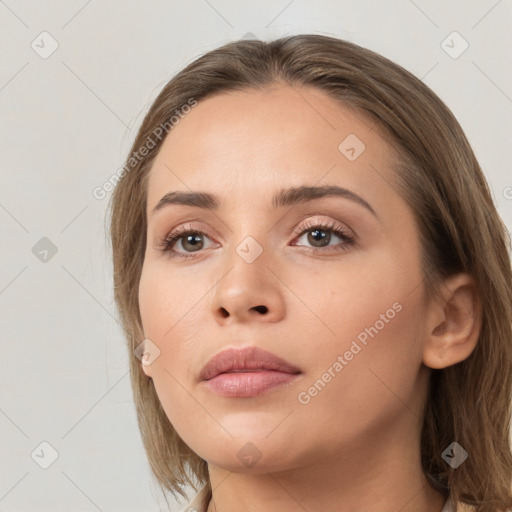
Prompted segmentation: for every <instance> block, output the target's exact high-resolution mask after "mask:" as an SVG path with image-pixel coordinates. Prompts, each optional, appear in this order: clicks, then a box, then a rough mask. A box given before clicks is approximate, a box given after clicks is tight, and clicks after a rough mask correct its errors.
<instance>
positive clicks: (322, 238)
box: [309, 229, 330, 247]
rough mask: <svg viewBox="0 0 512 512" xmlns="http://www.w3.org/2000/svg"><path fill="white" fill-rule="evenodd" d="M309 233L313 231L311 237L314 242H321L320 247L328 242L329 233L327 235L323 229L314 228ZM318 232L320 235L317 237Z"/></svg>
mask: <svg viewBox="0 0 512 512" xmlns="http://www.w3.org/2000/svg"><path fill="white" fill-rule="evenodd" d="M310 233H313V235H312V237H311V238H313V241H314V243H318V242H321V243H320V247H323V246H324V245H327V244H328V243H329V240H330V235H327V234H326V232H325V231H322V230H320V229H315V230H313V231H311V232H310ZM319 234H320V237H319V238H318V235H319ZM309 241H310V243H312V241H311V240H309Z"/></svg>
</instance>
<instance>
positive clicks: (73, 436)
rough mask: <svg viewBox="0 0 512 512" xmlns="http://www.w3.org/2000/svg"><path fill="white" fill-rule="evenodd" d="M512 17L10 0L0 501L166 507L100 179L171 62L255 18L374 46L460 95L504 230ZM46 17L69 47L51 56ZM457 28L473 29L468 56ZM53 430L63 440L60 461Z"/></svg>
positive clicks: (5, 21)
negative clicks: (142, 418) (132, 358)
mask: <svg viewBox="0 0 512 512" xmlns="http://www.w3.org/2000/svg"><path fill="white" fill-rule="evenodd" d="M511 24H512V2H511V1H510V0H501V1H497V0H479V1H476V0H475V1H471V2H468V1H462V0H458V1H451V2H445V1H444V0H435V1H427V0H415V1H412V0H396V1H386V2H376V1H374V0H351V1H349V0H341V1H334V0H331V1H329V0H323V1H319V0H315V1H311V0H308V1H306V0H292V1H290V0H283V1H274V2H271V1H270V0H265V1H258V2H236V1H235V0H208V1H207V0H192V1H189V2H183V1H180V2H177V1H158V0H152V1H147V2H142V1H141V2H134V1H124V2H123V1H121V0H112V1H108V2H101V1H99V0H89V1H86V0H73V1H70V0H68V1H66V2H64V1H63V0H59V1H52V2H51V3H50V2H37V1H35V0H26V1H15V0H6V1H5V2H4V1H0V55H1V59H2V60H1V62H2V65H1V66H0V115H1V125H0V155H1V156H0V158H1V162H0V168H1V187H0V226H1V231H2V256H1V258H2V260H1V265H0V308H1V312H2V315H1V324H0V327H1V333H2V345H1V348H2V357H1V363H0V364H1V372H0V382H1V386H0V434H1V443H0V461H1V463H0V512H1V511H4V512H6V511H31V512H34V511H52V512H58V511H70V510H73V511H96V510H101V511H105V512H106V511H125V512H128V511H157V510H165V507H164V504H165V501H164V500H163V499H162V497H161V496H160V495H159V493H158V491H157V489H156V487H155V485H154V482H153V480H152V477H151V475H150V472H149V467H148V464H147V462H146V459H145V454H144V452H143V449H142V444H141V441H140V437H139V432H138V428H137V424H136V418H135V412H134V406H133V403H132V398H131V390H130V387H129V375H128V373H127V372H128V356H127V353H126V349H125V347H124V341H123V338H122V336H121V331H120V328H119V325H118V322H117V320H116V314H115V310H114V304H113V299H112V285H111V274H112V265H111V263H110V253H109V251H108V246H107V241H106V237H105V231H104V224H105V220H104V219H105V214H106V207H107V203H108V199H109V197H110V196H107V197H106V198H105V199H103V200H97V199H95V198H94V197H93V195H92V190H93V189H94V188H95V187H97V186H101V185H102V184H103V183H104V182H105V181H106V180H107V179H108V178H109V177H110V176H111V175H112V174H113V173H114V172H115V171H116V170H117V169H119V168H120V167H121V166H122V164H123V159H124V158H125V156H126V154H127V152H128V151H129V148H130V145H131V142H132V140H133V138H134V136H135V133H136V130H137V128H138V126H139V124H140V122H141V120H142V116H143V114H144V112H145V111H146V110H147V108H148V107H149V105H150V103H151V101H152V100H153V99H154V98H155V97H156V94H157V93H158V92H159V91H160V89H161V88H162V87H163V86H164V84H165V83H166V82H167V81H168V80H169V79H170V78H171V76H172V75H173V74H175V73H176V72H177V71H178V70H180V69H181V68H182V67H184V66H185V65H186V64H188V63H189V62H191V61H192V60H194V59H195V58H196V57H198V56H199V55H200V54H202V53H204V52H206V51H208V50H210V49H213V48H215V47H217V46H219V45H221V44H223V43H225V42H228V41H230V40H233V39H238V38H242V37H243V36H244V35H245V34H247V33H248V32H252V33H253V34H255V35H256V36H257V37H258V38H260V39H270V38H274V37H278V36H283V35H288V34H296V33H307V32H310V33H318V34H327V35H334V36H339V37H343V38H347V39H349V40H351V41H354V42H356V43H358V44H360V45H362V46H365V47H368V48H370V49H372V50H375V51H377V52H379V53H381V54H383V55H385V56H386V57H389V58H390V59H392V60H394V61H396V62H397V63H399V64H401V65H403V66H404V67H405V68H407V69H408V70H410V71H411V72H412V73H414V74H415V75H416V76H418V77H420V78H423V79H424V81H425V82H426V83H427V84H428V85H429V86H430V87H431V88H432V89H433V90H434V91H435V92H436V93H437V94H438V95H439V96H440V97H441V98H442V99H443V100H444V101H445V102H446V103H447V104H448V106H449V107H450V108H451V109H452V110H453V112H454V114H455V115H456V116H457V118H458V119H459V121H460V123H461V124H462V126H463V128H464V129H465V131H466V133H467V136H468V138H469V140H470V142H471V143H472V145H473V148H474V150H475V152H476V154H477V157H478V158H479V161H480V163H481V164H482V166H483V168H484V170H485V173H486V176H487V178H488V180H489V182H490V184H491V187H492V189H493V194H494V197H495V201H496V204H497V206H498V209H499V211H500V213H501V215H502V217H503V219H504V220H505V222H506V223H507V225H508V226H509V230H510V227H511V226H512V188H511V187H512V175H511V172H510V162H511V161H512V144H511V134H512V99H511V97H512V73H511V70H512V67H511V62H510V55H511V49H512V32H511V31H510V26H511ZM44 31H46V32H48V33H49V34H50V35H51V37H52V38H54V39H55V40H56V41H57V42H58V45H59V46H58V49H57V50H56V51H55V52H54V53H53V54H52V55H50V56H49V57H47V58H42V57H41V56H40V53H41V52H44V51H48V50H49V49H51V46H50V44H51V40H50V39H49V36H40V34H41V33H42V32H44ZM453 31H458V32H459V33H460V34H461V36H462V37H463V38H464V40H466V41H467V43H468V44H469V47H468V49H467V50H466V51H465V52H464V53H462V54H461V55H460V56H458V57H457V58H453V56H450V55H449V54H448V53H447V52H446V51H445V49H446V45H449V46H452V47H453V48H452V49H451V52H452V53H458V52H459V51H460V50H461V49H462V46H461V45H462V44H463V42H462V41H461V40H457V39H453V38H448V39H447V40H446V38H447V36H449V34H451V33H452V32H453ZM444 40H446V41H447V42H445V43H444V45H445V49H443V46H442V42H443V41H444ZM33 42H34V43H33ZM31 44H34V45H36V48H38V51H39V53H38V52H36V51H35V50H34V49H33V48H32V47H31ZM442 150H443V148H442V147H441V148H439V151H442ZM43 237H47V238H48V239H49V240H51V242H52V243H53V244H54V245H55V246H56V248H57V253H56V254H55V255H53V256H51V252H50V253H48V255H47V256H46V258H47V261H41V260H40V258H41V257H43V258H44V253H40V254H39V257H36V254H37V253H38V250H44V247H43V249H41V247H40V246H36V249H37V250H36V249H35V250H34V252H36V254H34V252H33V247H34V246H35V245H36V244H37V243H38V242H39V241H40V239H41V238H43ZM39 243H40V244H45V243H46V244H47V243H48V242H44V241H43V242H39ZM43 441H46V442H47V443H49V444H50V445H51V446H52V447H53V448H54V449H55V450H56V451H57V453H58V458H57V459H56V460H55V462H54V463H53V464H52V465H51V466H50V467H48V469H42V468H41V467H40V464H44V463H45V462H46V463H48V462H50V461H51V459H50V455H51V450H50V449H49V448H48V447H47V446H46V445H43V446H40V443H42V442H43ZM34 450H35V452H34ZM32 453H34V455H33V458H32V457H31V454H32ZM36 461H37V462H36ZM170 500H171V501H172V497H171V498H170ZM184 506H185V503H183V502H182V503H181V504H179V505H176V506H175V507H174V509H173V510H181V509H182V508H184Z"/></svg>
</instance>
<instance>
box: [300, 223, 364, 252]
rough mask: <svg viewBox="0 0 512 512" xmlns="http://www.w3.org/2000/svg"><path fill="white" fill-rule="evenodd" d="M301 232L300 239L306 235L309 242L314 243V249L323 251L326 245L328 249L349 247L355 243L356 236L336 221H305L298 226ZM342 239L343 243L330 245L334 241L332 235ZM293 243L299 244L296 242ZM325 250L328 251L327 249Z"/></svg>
mask: <svg viewBox="0 0 512 512" xmlns="http://www.w3.org/2000/svg"><path fill="white" fill-rule="evenodd" d="M297 233H299V239H300V238H303V237H304V236H306V239H307V242H308V243H310V244H312V249H313V250H314V251H318V250H320V251H322V250H323V248H324V247H328V249H327V250H329V251H330V250H332V249H335V250H336V249H337V248H340V249H342V250H343V249H348V247H349V246H351V245H353V243H354V237H353V235H350V234H349V232H348V230H347V229H346V228H344V227H343V226H339V225H337V224H336V223H335V222H332V223H329V224H327V223H322V222H317V223H303V224H301V225H300V226H299V227H298V228H297ZM333 234H334V236H335V237H337V238H339V239H341V240H342V242H341V243H339V244H338V247H336V246H329V243H330V242H331V241H332V235H333ZM293 245H298V244H296V243H294V244H293ZM323 252H326V251H325V250H324V251H323Z"/></svg>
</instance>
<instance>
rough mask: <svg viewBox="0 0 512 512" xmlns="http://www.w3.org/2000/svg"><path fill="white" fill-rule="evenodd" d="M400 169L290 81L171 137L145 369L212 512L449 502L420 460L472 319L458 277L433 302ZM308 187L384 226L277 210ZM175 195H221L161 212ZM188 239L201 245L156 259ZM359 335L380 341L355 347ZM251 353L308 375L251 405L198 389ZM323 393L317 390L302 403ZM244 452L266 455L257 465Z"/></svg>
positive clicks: (159, 186)
mask: <svg viewBox="0 0 512 512" xmlns="http://www.w3.org/2000/svg"><path fill="white" fill-rule="evenodd" d="M349 134H355V135H356V136H357V138H358V139H359V140H360V141H362V142H363V143H364V145H365V149H364V151H363V152H360V150H361V147H360V146H359V147H356V149H355V150H354V151H350V148H351V147H355V146H354V144H355V143H354V140H355V139H349V140H350V141H351V144H350V145H349V147H348V150H349V151H348V153H347V152H346V151H345V153H344V152H343V149H342V150H341V151H340V149H339V145H340V143H341V142H342V141H343V140H344V139H345V138H346V137H347V136H348V135H349ZM358 153H360V154H359V155H358ZM347 155H348V156H350V157H351V158H353V156H354V155H356V156H357V158H355V159H353V161H351V160H350V159H349V158H347ZM395 158H396V155H395V153H394V149H393V148H392V147H391V145H390V144H389V142H387V141H386V139H385V138H384V137H383V136H382V134H381V133H380V131H379V129H378V128H377V127H376V126H374V123H372V122H371V121H370V120H369V119H368V118H366V117H363V116H361V114H358V113H356V112H354V111H353V110H350V109H348V108H347V107H345V106H341V105H340V104H338V103H336V102H335V101H334V100H332V99H331V98H329V97H328V96H326V95H325V94H324V93H323V92H321V91H318V90H316V89H311V88H300V89H294V88H292V87H290V86H287V85H282V84H276V85H273V86H272V87H270V88H267V89H265V90H264V91H247V92H236V93H229V94H221V95H217V96H214V97H211V98H208V99H206V100H203V101H201V102H199V104H198V105H197V106H196V107H195V108H194V109H193V110H192V111H191V113H190V114H188V115H187V117H185V118H184V119H183V120H181V122H180V124H179V125H178V126H176V127H175V128H174V129H173V130H172V132H171V133H170V134H169V136H168V137H167V138H166V140H165V142H164V144H163V146H162V148H161V150H160V153H159V154H158V156H157V158H156V160H155V162H154V165H153V168H152V169H151V171H150V179H149V183H148V196H147V199H148V202H147V215H148V237H147V246H146V253H145V260H144V266H143V271H142V276H141V281H140V289H139V302H140V311H141V317H142V321H143V326H144V334H145V337H146V338H148V339H150V340H151V341H152V342H153V343H154V344H155V345H156V346H158V348H159V350H160V355H159V357H157V358H156V359H155V360H154V362H152V363H151V364H149V365H145V366H143V368H144V371H145V373H146V374H147V375H148V376H150V377H151V378H152V379H153V382H154V385H155V388H156V391H157V394H158V396H159V399H160V401H161V403H162V406H163V408H164V410H165V412H166V414H167V416H168V418H169V420H170V421H171V423H172V424H173V426H174V428H175V429H176V431H177V432H178V434H179V435H180V436H181V438H182V439H183V440H184V441H185V443H187V444H188V446H190V447H191V448H192V449H193V450H194V452H196V453H197V454H198V455H199V456H200V457H202V458H203V459H204V460H206V461H207V462H208V469H209V474H210V479H211V482H212V488H213V499H212V500H211V502H210V504H209V507H208V512H235V511H237V512H238V511H240V510H243V511H245V512H256V511H258V512H263V511H265V512H277V511H279V512H283V511H284V512H292V511H293V512H295V511H297V510H301V511H302V510H305V511H315V510H322V511H324V512H340V511H342V512H343V511H350V512H363V511H369V510H371V511H375V510H379V511H383V512H384V511H393V512H396V511H397V510H400V511H401V512H440V511H441V509H442V507H443V504H444V501H445V497H444V496H442V495H441V494H439V493H438V492H436V491H435V490H434V489H433V488H431V487H430V486H429V485H428V483H427V482H426V480H425V477H424V475H423V473H422V470H421V464H420V441H419V440H420V430H421V425H422V417H421V416H422V410H423V404H424V400H425V395H426V389H427V384H428V378H429V375H430V369H429V367H430V368H444V367H447V366H450V365H453V364H455V363H457V362H459V361H461V360H463V359H465V358H467V357H468V356H469V355H470V353H471V352H472V350H473V349H474V347H475V344H476V341H477V337H478V330H479V327H480V324H479V316H478V309H477V302H476V298H475V291H474V283H473V281H472V279H471V278H470V276H467V275H465V274H459V275H456V276H452V277H451V278H450V279H449V280H447V281H446V283H445V287H444V290H445V292H444V293H445V300H443V301H442V302H441V303H439V302H437V301H427V300H426V296H425V288H424V285H423V276H422V272H421V268H420V254H421V248H420V245H419V239H418V230H417V226H416V223H415V220H414V215H413V212H412V210H411V208H410V207H409V206H408V204H407V203H406V202H405V201H404V200H403V199H402V198H401V197H400V196H399V195H398V193H397V190H396V188H395V186H394V183H395V181H394V180H395V175H394V171H393V164H394V162H395ZM303 185H308V186H326V185H336V186H339V187H343V188H345V189H348V190H350V191H352V192H354V193H355V194H357V195H358V196H360V197H361V198H363V199H364V201H366V202H367V203H368V204H369V205H370V206H371V209H373V211H374V212H375V214H374V213H372V212H371V211H370V210H369V209H368V208H366V207H365V206H363V205H362V204H360V203H359V202H357V201H356V200H352V199H350V198H347V197H339V196H326V197H322V198H317V199H314V200H310V201H307V202H303V203H299V204H295V205H293V206H284V207H278V208H273V207H272V204H271V198H272V197H273V195H274V194H275V193H277V192H278V191H279V190H281V189H286V188H289V187H300V186H303ZM171 191H184V192H190V191H201V192H208V193H211V194H215V195H216V196H218V201H219V206H218V208H217V209H215V210H207V209H201V208H198V207H192V206H188V205H175V204H174V205H168V206H166V207H164V208H162V209H160V210H158V211H157V212H156V213H154V214H153V208H154V207H155V205H156V204H157V203H158V201H159V200H160V199H161V198H162V197H163V196H164V195H165V194H166V193H168V192H171ZM304 222H306V225H305V226H306V227H305V228H304V229H301V231H300V232H297V228H298V227H301V226H302V227H304ZM319 224H320V225H327V226H328V227H329V226H331V225H334V228H332V229H334V230H338V229H341V230H342V231H343V232H344V233H345V234H350V235H351V236H353V239H354V242H353V243H349V242H347V241H346V239H343V238H340V237H339V236H338V235H336V234H335V233H334V232H333V230H332V229H329V228H317V229H320V234H324V235H325V238H327V239H328V240H329V241H328V243H326V244H325V246H323V245H322V244H321V243H319V242H318V241H317V240H320V237H319V236H318V235H319V233H318V232H317V233H316V234H317V236H316V238H315V237H313V236H312V235H313V234H314V233H315V226H317V225H319ZM180 227H181V228H183V227H185V228H187V229H190V230H191V231H192V232H194V230H195V232H196V233H197V232H198V231H199V232H204V234H200V233H199V234H196V237H197V240H196V244H195V245H192V244H188V243H187V238H186V235H185V236H182V237H181V239H179V240H177V241H176V242H175V243H174V245H173V246H172V247H171V249H172V251H174V252H172V251H169V252H166V253H163V252H162V251H161V250H160V247H161V242H162V240H163V239H164V238H165V237H166V236H167V235H168V234H169V233H170V232H171V231H174V230H175V229H176V228H180ZM301 233H302V234H301ZM329 236H330V238H328V237H329ZM246 237H252V239H254V241H256V243H257V245H258V246H259V247H260V248H261V249H262V252H261V254H260V255H259V256H258V257H257V258H256V259H255V260H254V261H252V262H251V263H248V262H247V261H246V260H245V259H244V258H243V257H242V256H241V254H242V253H241V252H237V247H243V248H248V247H249V246H247V245H245V243H246V242H247V240H246ZM242 242H244V243H243V244H242V245H240V244H241V243H242ZM251 243H253V242H251ZM254 247H256V246H255V245H251V246H250V250H251V251H252V250H254ZM315 248H316V251H315ZM171 253H172V254H175V256H172V257H171V256H170V254H171ZM180 254H189V255H191V256H192V257H190V258H187V259H184V258H181V257H180V256H179V255H180ZM256 306H265V307H266V309H265V308H256V309H255V307H256ZM382 315H384V318H383V316H382ZM372 326H373V329H374V330H373V331H372V330H371V329H370V328H371V327H372ZM381 326H382V327H381ZM365 329H369V331H370V332H372V334H374V335H373V336H369V335H368V337H367V340H366V344H363V343H362V342H361V341H360V340H361V338H364V335H363V334H361V333H363V332H366V333H367V334H368V331H365ZM375 330H376V331H377V334H375ZM358 336H359V338H358ZM358 340H359V341H358ZM354 341H356V343H357V345H358V346H359V348H360V350H359V351H357V348H354V345H353V342H354ZM253 345H255V346H258V347H260V348H263V349H266V350H268V351H270V352H273V353H274V354H277V355H278V356H280V357H282V358H283V359H285V360H287V361H289V362H290V363H292V364H293V365H295V366H296V367H298V368H300V370H301V372H302V373H301V375H300V376H299V377H298V378H297V379H296V380H294V381H293V382H292V384H291V385H290V386H288V387H280V388H272V389H271V390H269V391H267V392H266V393H264V394H262V395H259V396H255V397H250V398H240V397H235V398H228V397H223V396H219V395H217V394H214V393H213V392H212V391H211V390H210V389H209V388H208V387H207V386H206V385H205V382H201V381H200V379H199V373H200V371H201V369H202V368H203V366H204V365H205V364H206V362H207V361H208V360H209V359H210V358H211V357H212V356H214V355H215V354H217V353H218V352H220V351H221V350H223V349H225V348H229V347H234V348H239V347H246V346H253ZM351 347H352V354H353V355H352V356H350V354H347V351H349V352H350V351H351ZM338 356H341V357H342V359H343V361H344V363H343V364H342V369H341V370H338V371H337V370H336V369H334V363H335V362H336V361H338V362H339V359H338ZM345 363H346V364H345ZM337 368H339V366H338V367H337ZM329 369H330V373H329ZM326 373H328V374H329V375H330V376H331V378H330V379H328V377H325V374H326ZM318 379H323V382H324V384H325V386H323V387H321V388H320V391H318V390H317V392H316V393H315V391H308V390H311V387H312V386H313V385H314V384H315V382H317V381H318ZM326 381H327V382H326ZM247 443H252V445H247ZM248 446H249V448H248ZM244 447H245V450H249V451H251V450H252V451H251V452H250V453H251V454H252V455H254V456H255V457H256V458H257V457H260V458H259V460H258V461H257V463H256V464H254V465H252V466H250V467H249V465H247V464H246V463H244V462H243V459H242V458H241V457H240V456H239V454H240V450H241V449H243V448H244ZM242 453H246V452H243V451H242Z"/></svg>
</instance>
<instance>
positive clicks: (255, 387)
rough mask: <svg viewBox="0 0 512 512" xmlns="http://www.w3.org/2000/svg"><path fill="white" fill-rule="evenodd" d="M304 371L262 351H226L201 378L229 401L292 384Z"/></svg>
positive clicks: (255, 348)
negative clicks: (233, 398)
mask: <svg viewBox="0 0 512 512" xmlns="http://www.w3.org/2000/svg"><path fill="white" fill-rule="evenodd" d="M301 373H302V372H301V370H300V369H299V368H297V367H296V366H294V365H292V364H290V363H288V362H287V361H285V360H284V359H282V358H280V357H278V356H276V355H275V354H272V353H271V352H268V351H266V350H263V349H260V348H258V347H246V348H243V349H233V348H230V349H227V350H223V351H222V352H220V353H218V354H217V355H215V356H214V357H212V358H211V359H210V360H209V361H208V363H207V364H206V365H205V366H204V368H203V369H202V370H201V373H200V375H199V378H200V380H201V381H204V382H205V383H206V384H207V385H208V387H209V388H210V390H211V391H213V392H215V393H217V394H220V395H223V396H230V397H250V396H256V395H259V394H261V393H264V392H266V391H267V390H269V389H271V388H275V387H277V386H284V385H287V384H290V383H291V381H293V380H295V379H296V378H297V377H298V376H299V375H300V374H301Z"/></svg>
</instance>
